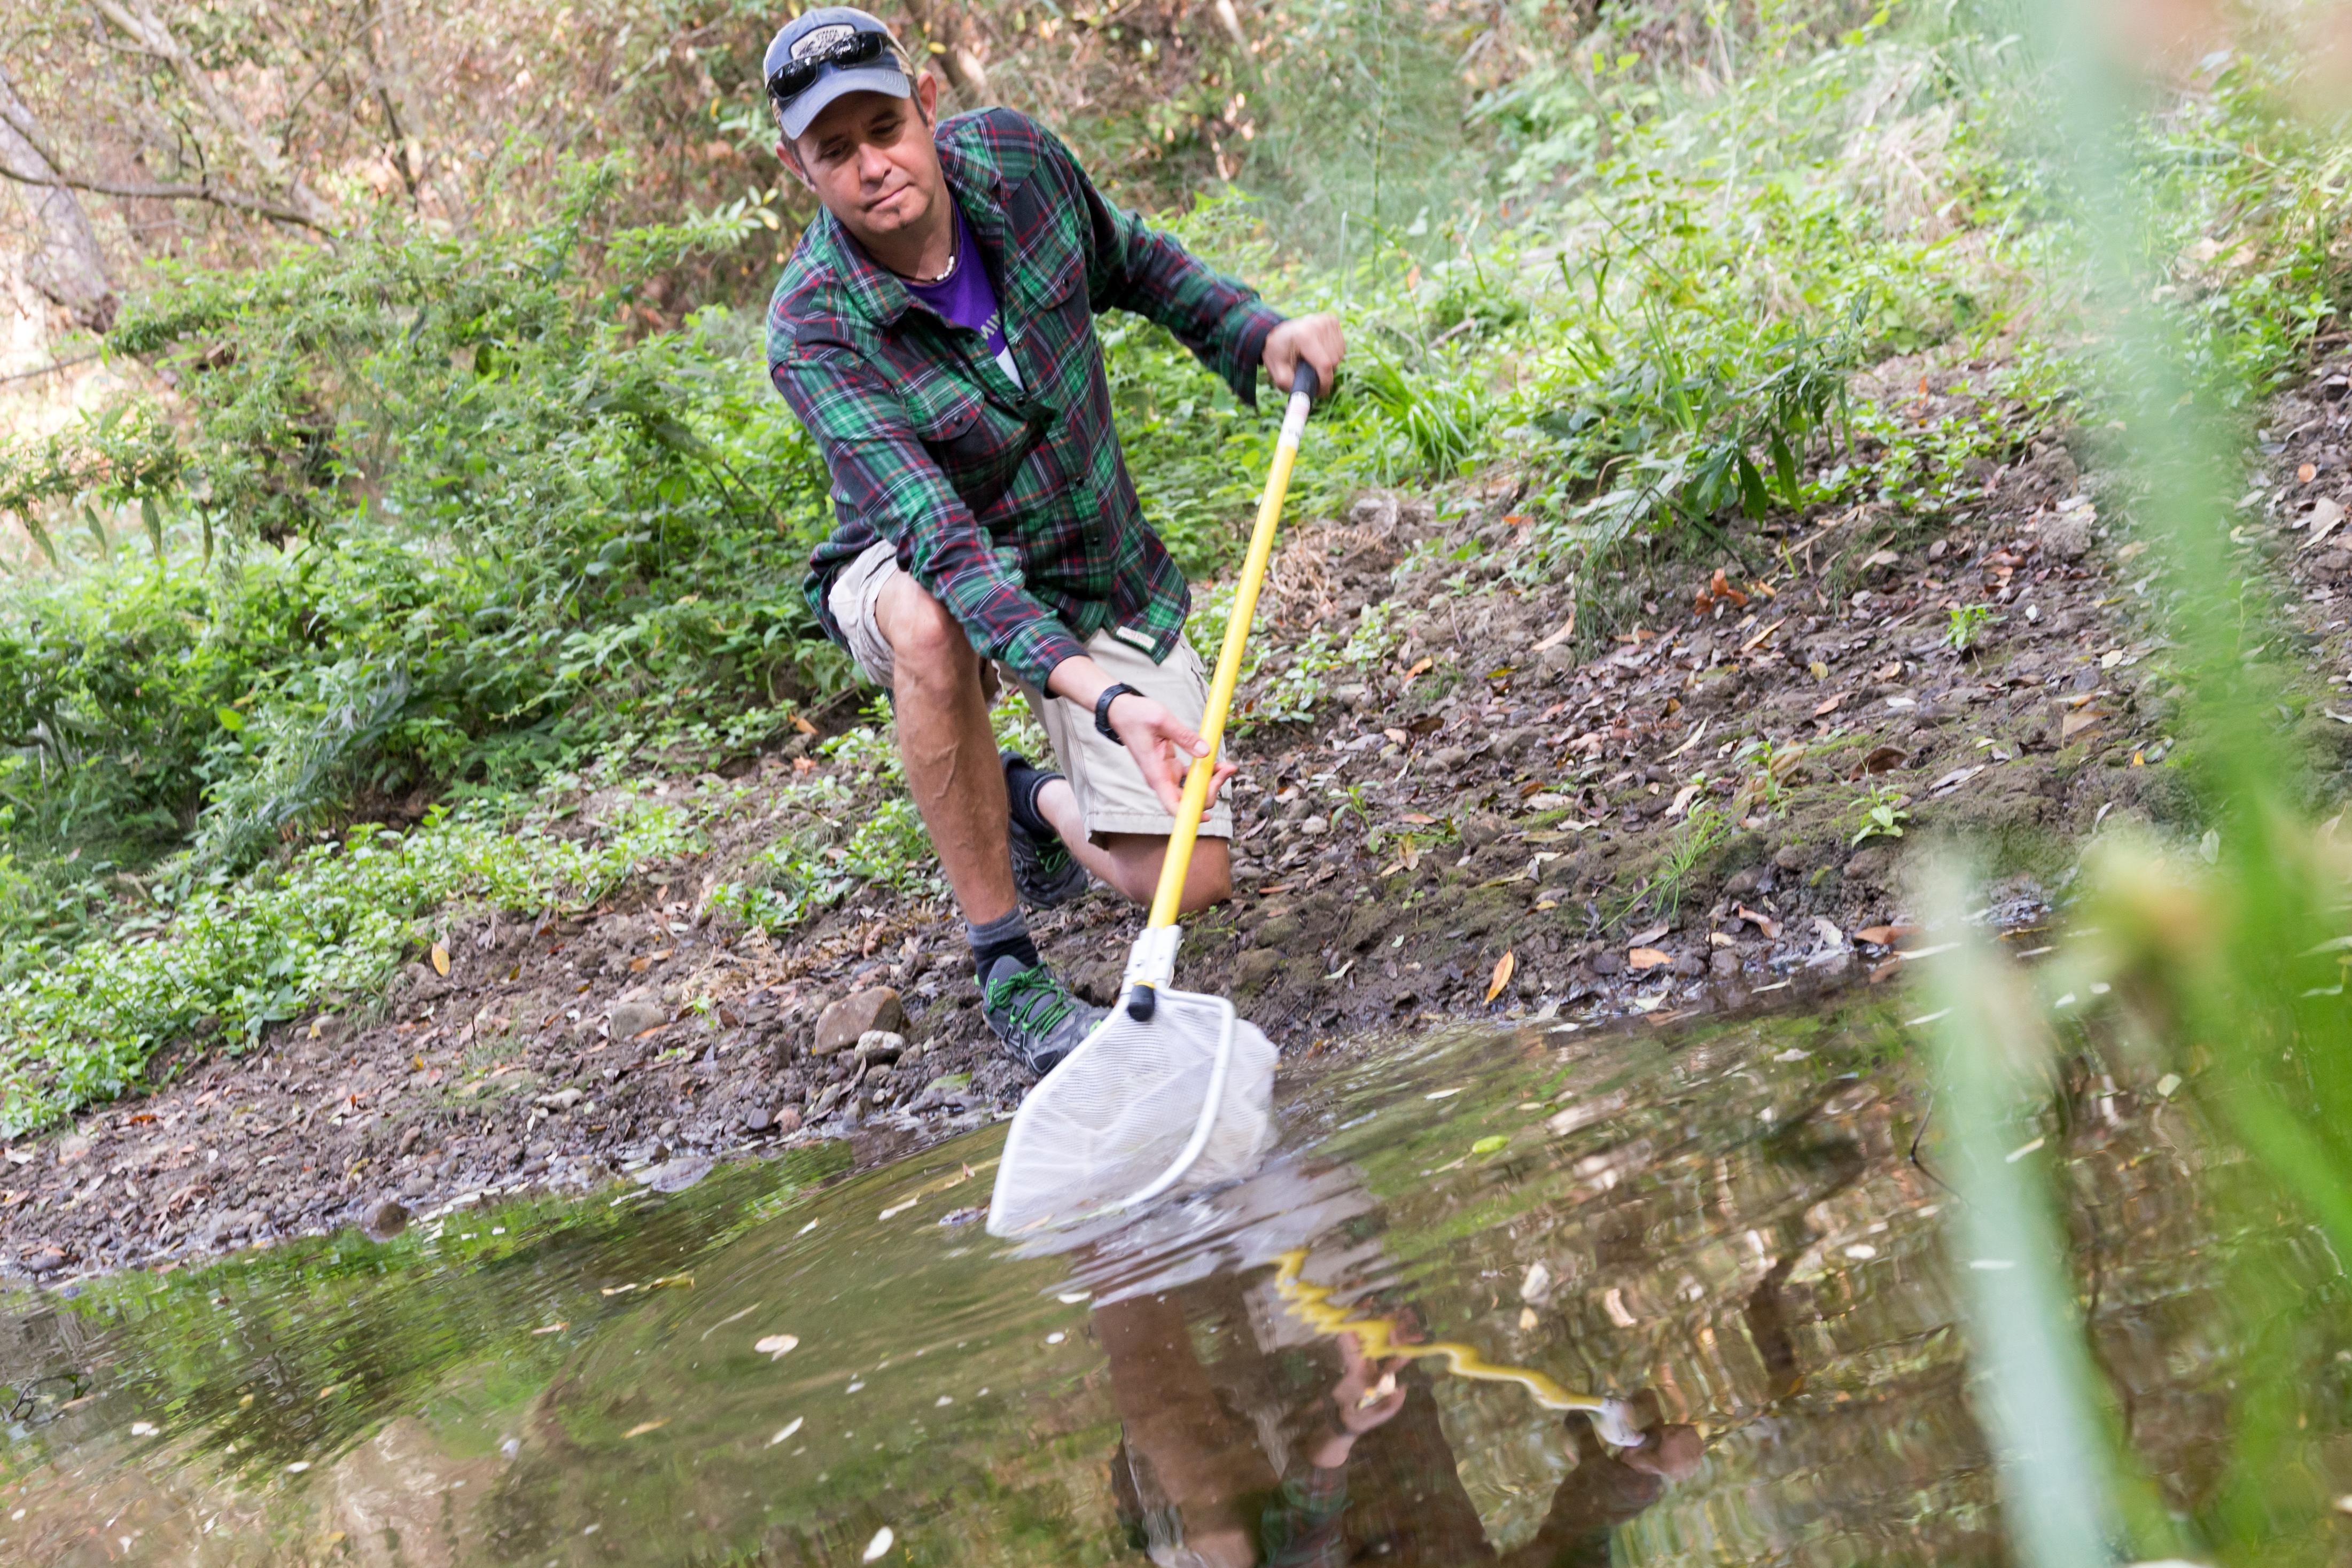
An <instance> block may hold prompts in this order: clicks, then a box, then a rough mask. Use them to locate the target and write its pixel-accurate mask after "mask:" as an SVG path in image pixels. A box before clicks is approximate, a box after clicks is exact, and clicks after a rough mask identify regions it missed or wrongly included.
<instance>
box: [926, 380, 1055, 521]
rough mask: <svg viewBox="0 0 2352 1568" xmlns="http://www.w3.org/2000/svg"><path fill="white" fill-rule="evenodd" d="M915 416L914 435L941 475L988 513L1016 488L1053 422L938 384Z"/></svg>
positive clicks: (969, 504)
mask: <svg viewBox="0 0 2352 1568" xmlns="http://www.w3.org/2000/svg"><path fill="white" fill-rule="evenodd" d="M926 390H927V392H929V395H928V396H926V397H924V398H923V399H922V400H921V402H920V404H919V407H918V408H917V409H916V410H915V411H914V423H915V434H916V437H917V439H919V440H920V441H921V442H922V444H923V446H924V449H925V450H926V451H928V452H929V453H930V455H931V458H932V460H933V461H934V462H936V463H938V464H939V465H940V473H941V474H943V475H945V476H946V477H947V481H948V483H949V484H950V486H953V487H954V489H955V493H956V494H957V495H958V496H960V497H962V499H963V504H964V505H965V506H967V507H971V511H972V514H973V516H975V517H977V516H980V515H982V514H983V513H985V512H986V511H987V510H988V509H989V508H990V507H993V506H995V505H996V503H997V502H998V501H999V500H1001V499H1003V496H1004V492H1005V491H1006V490H1007V489H1009V488H1011V487H1012V485H1013V476H1014V475H1016V474H1018V473H1019V472H1020V471H1021V465H1022V464H1023V463H1024V462H1026V461H1027V460H1028V457H1029V455H1030V453H1032V452H1034V450H1036V447H1037V445H1038V444H1039V443H1040V442H1041V441H1043V440H1044V439H1045V432H1046V429H1047V427H1048V426H1049V425H1050V424H1051V423H1052V419H1051V416H1050V415H1047V414H1045V413H1044V412H1043V411H1042V410H1041V411H1039V412H1038V413H1034V414H1032V415H1030V416H1029V417H1027V418H1024V417H1023V416H1021V415H1020V414H1017V413H1013V412H1012V411H1011V410H1010V409H1005V408H1000V407H998V406H997V405H996V404H995V403H992V402H989V401H988V400H987V399H986V398H984V397H982V396H980V395H979V394H978V393H977V392H972V391H971V390H968V389H966V388H963V387H961V386H947V385H939V384H935V385H934V386H932V387H930V388H929V389H926Z"/></svg>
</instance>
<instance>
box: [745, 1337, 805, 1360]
mask: <svg viewBox="0 0 2352 1568" xmlns="http://www.w3.org/2000/svg"><path fill="white" fill-rule="evenodd" d="M800 1343H801V1336H800V1335H798V1334H791V1333H772V1334H770V1335H768V1336H767V1337H766V1338H765V1339H762V1340H760V1341H758V1342H756V1343H753V1344H752V1346H751V1348H752V1349H753V1350H756V1351H758V1352H759V1353H760V1354H761V1355H764V1356H766V1357H767V1358H768V1359H769V1360H771V1361H773V1360H775V1359H776V1358H777V1357H778V1356H780V1355H784V1354H788V1353H790V1352H792V1351H793V1350H796V1349H798V1348H799V1346H800Z"/></svg>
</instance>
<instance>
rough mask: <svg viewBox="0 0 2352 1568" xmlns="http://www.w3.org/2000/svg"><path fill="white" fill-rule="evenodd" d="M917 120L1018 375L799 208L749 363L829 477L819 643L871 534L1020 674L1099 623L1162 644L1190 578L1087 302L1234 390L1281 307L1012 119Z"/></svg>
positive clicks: (986, 648)
mask: <svg viewBox="0 0 2352 1568" xmlns="http://www.w3.org/2000/svg"><path fill="white" fill-rule="evenodd" d="M938 135H939V146H940V163H941V165H942V166H943V167H944V168H945V170H946V172H947V182H948V187H949V189H950V191H951V192H953V193H954V195H955V199H956V202H957V204H959V205H960V206H961V208H962V209H963V214H964V216H965V218H966V219H967V220H969V221H970V223H971V229H972V233H973V235H975V237H977V239H978V240H979V242H980V250H981V257H980V259H981V260H982V263H983V264H984V265H985V266H986V267H987V268H988V275H989V281H990V282H991V283H992V284H994V285H995V287H996V298H997V303H998V306H999V308H1000V309H1001V310H1002V312H1003V323H1004V335H1005V340H1006V342H1007V344H1008V345H1009V346H1010V347H1011V349H1012V350H1013V362H1014V363H1015V364H1016V365H1018V366H1019V367H1020V371H1021V380H1022V385H1020V386H1015V385H1014V384H1013V378H1011V377H1010V376H1008V375H1006V374H1005V373H1004V371H1003V368H1002V367H1000V366H999V365H998V364H997V363H996V361H995V359H994V357H993V356H992V354H990V352H989V351H988V349H987V347H986V346H985V344H984V343H983V341H982V338H981V336H980V334H978V333H977V332H973V331H970V330H968V329H962V328H958V327H952V326H950V325H949V324H948V323H947V322H945V321H944V320H942V319H940V318H939V317H938V316H936V315H934V314H933V313H932V312H931V311H930V309H929V308H927V307H924V306H922V305H920V304H919V303H917V301H916V300H915V299H914V298H913V297H912V296H910V295H909V294H908V292H907V290H906V287H905V286H904V285H902V284H901V283H900V282H899V281H898V278H897V277H893V276H892V275H891V274H890V273H889V272H888V271H887V270H885V269H884V268H882V267H878V266H877V265H876V264H875V263H874V262H873V261H872V260H871V259H870V258H869V257H868V256H866V253H865V250H864V248H863V247H862V246H859V245H858V244H857V243H856V241H855V240H853V239H852V238H850V236H849V235H847V234H846V233H845V231H844V230H843V229H842V227H841V225H839V224H838V223H836V222H835V221H834V218H833V216H832V214H820V216H819V217H818V218H817V220H816V222H814V224H812V225H809V228H808V231H807V232H806V233H805V234H803V235H802V236H801V242H800V246H799V247H798V248H797V249H796V250H794V251H793V258H792V261H791V263H790V264H789V265H788V266H787V267H785V268H784V276H783V277H782V280H781V281H780V282H778V284H777V285H776V292H775V298H774V299H773V300H772V302H771V304H770V306H769V308H768V373H769V377H770V379H771V380H772V381H773V382H775V384H776V390H777V391H778V392H782V393H783V395H784V397H785V399H786V401H788V402H791V404H792V405H793V413H797V414H799V415H800V417H801V421H802V423H804V424H806V425H807V426H808V428H809V432H810V434H813V435H814V436H815V437H816V441H817V445H818V447H819V448H820V449H821V450H822V451H823V453H824V462H825V466H826V468H827V469H828V470H829V471H830V473H831V474H832V476H833V498H834V507H835V515H836V517H837V521H836V523H835V528H834V531H833V534H832V536H831V537H830V538H827V539H826V540H825V541H824V544H822V545H820V546H818V547H817V550H816V553H815V556H814V559H812V560H811V562H810V570H809V575H808V580H807V584H806V587H807V591H808V597H809V603H810V605H811V607H812V608H814V610H815V612H816V613H817V618H818V620H819V621H821V622H823V623H824V629H825V631H826V632H828V633H829V634H831V635H832V636H833V637H834V639H835V641H839V640H840V637H841V629H840V627H839V626H837V625H836V624H835V622H834V619H833V612H832V608H831V606H830V605H829V604H828V603H827V602H826V600H827V598H828V596H829V594H830V592H831V590H832V586H833V580H834V577H835V574H836V573H837V572H838V571H839V570H841V569H842V567H844V566H845V565H846V564H847V563H848V562H850V561H851V560H854V559H856V558H857V556H858V555H860V554H861V553H863V552H864V551H865V549H866V548H867V547H868V546H869V545H871V544H873V543H874V541H875V540H877V539H887V540H889V541H890V543H891V544H892V545H893V546H895V547H896V548H897V549H898V564H899V565H900V566H901V567H904V568H905V569H906V570H908V571H909V572H911V573H912V574H913V575H914V578H915V580H916V581H918V582H919V583H921V584H922V585H923V586H924V587H925V588H927V589H929V591H931V592H932V594H934V595H935V596H936V597H937V598H938V599H939V600H940V602H941V603H943V604H945V605H946V606H947V607H948V610H949V612H950V613H951V614H953V615H954V616H955V618H956V620H957V621H958V622H961V624H962V626H963V628H964V631H965V632H966V633H967V634H968V635H969V636H970V637H971V641H972V644H973V646H975V647H977V648H979V649H980V650H982V652H983V653H988V654H990V655H991V656H992V657H994V658H997V659H1000V660H1003V662H1004V663H1005V664H1007V665H1009V666H1011V667H1012V669H1013V673H1014V674H1017V675H1019V676H1020V677H1021V678H1022V679H1023V680H1024V681H1029V682H1032V683H1034V685H1039V686H1043V685H1045V678H1046V676H1047V675H1049V674H1051V673H1052V672H1053V669H1054V666H1055V665H1056V664H1060V663H1061V662H1062V661H1063V660H1064V659H1066V658H1070V657H1072V656H1074V655H1076V654H1078V653H1082V652H1084V647H1083V644H1084V643H1085V641H1086V639H1087V638H1088V637H1091V636H1093V635H1094V634H1095V633H1096V632H1098V631H1100V630H1102V629H1103V628H1104V627H1106V626H1108V627H1114V628H1118V629H1119V630H1120V631H1121V632H1122V633H1123V634H1125V635H1127V636H1128V637H1129V640H1130V641H1133V642H1135V643H1138V645H1139V646H1141V645H1145V644H1148V645H1149V646H1150V650H1151V655H1152V657H1153V658H1154V659H1164V658H1166V657H1167V656H1168V653H1169V652H1170V650H1171V649H1172V648H1174V647H1175V645H1176V639H1177V637H1178V636H1179V635H1180V634H1181V632H1182V631H1183V628H1184V616H1185V612H1186V611H1187V610H1188V609H1190V607H1191V595H1190V594H1189V593H1188V592H1187V591H1186V589H1185V586H1184V574H1183V573H1182V572H1181V571H1180V570H1177V567H1176V563H1175V562H1174V561H1172V560H1171V559H1169V558H1168V552H1167V550H1166V549H1163V548H1162V547H1161V545H1160V540H1159V538H1157V537H1156V536H1155V535H1154V534H1153V533H1152V532H1151V530H1150V528H1149V527H1147V526H1146V525H1145V523H1144V520H1143V508H1142V507H1141V505H1140V503H1139V502H1138V501H1137V499H1136V496H1135V486H1134V483H1133V481H1131V480H1130V479H1129V477H1128V472H1127V458H1126V455H1125V454H1124V453H1122V452H1121V451H1120V449H1119V444H1118V431H1117V430H1115V429H1113V428H1112V425H1111V408H1110V387H1109V383H1108V382H1106V381H1105V380H1104V377H1103V362H1102V344H1101V342H1100V340H1098V339H1097V337H1096V336H1095V327H1094V319H1095V315H1096V313H1097V311H1102V310H1109V309H1112V308H1118V309H1124V310H1132V311H1134V312H1135V313H1136V314H1138V315H1140V316H1144V317H1148V318H1149V319H1151V320H1154V321H1157V322H1159V323H1160V325H1161V326H1163V327H1165V328H1167V329H1169V330H1170V331H1171V332H1173V333H1174V334H1175V335H1176V337H1177V338H1178V340H1181V342H1182V343H1183V344H1184V345H1185V347H1187V348H1189V349H1191V350H1192V352H1193V353H1195V354H1197V355H1198V356H1200V359H1201V361H1202V363H1204V364H1206V365H1207V366H1208V367H1209V368H1210V369H1211V370H1213V371H1215V372H1216V373H1217V374H1218V375H1219V376H1221V377H1222V378H1223V380H1224V381H1225V382H1226V383H1227V384H1228V385H1230V386H1231V387H1232V388H1233V389H1234V395H1235V396H1237V397H1239V398H1240V399H1241V400H1242V401H1243V402H1250V403H1254V402H1255V399H1256V391H1257V367H1258V361H1259V359H1260V357H1261V355H1262V354H1263V352H1264V350H1265V338H1266V334H1267V333H1268V332H1271V331H1272V330H1273V329H1275V327H1276V325H1277V324H1279V323H1280V321H1281V320H1282V318H1281V317H1280V316H1279V315H1277V314H1276V312H1275V311H1274V310H1273V309H1271V308H1268V307H1267V306H1266V305H1265V304H1264V303H1263V302H1262V301H1260V300H1259V298H1258V297H1257V296H1256V294H1255V292H1253V291H1252V290H1250V289H1249V288H1246V287H1243V286H1242V285H1241V284H1239V283H1236V282H1234V280H1233V279H1231V278H1228V277H1221V276H1220V275H1218V274H1217V273H1215V272H1213V271H1211V270H1210V269H1209V268H1207V267H1203V266H1202V265H1201V263H1200V262H1198V261H1196V260H1195V259H1193V257H1192V256H1191V255H1189V254H1187V253H1186V251H1185V250H1184V248H1183V246H1180V245H1178V244H1177V243H1176V242H1175V241H1174V240H1173V239H1171V238H1170V237H1169V236H1168V235H1164V234H1160V233H1159V232H1157V231H1156V230H1154V229H1152V228H1150V226H1149V225H1146V224H1145V223H1144V222H1143V220H1142V219H1140V218H1139V217H1138V216H1136V214H1133V213H1129V212H1122V211H1121V210H1119V209H1118V208H1117V207H1114V206H1112V205H1111V204H1109V203H1108V202H1106V201H1105V200H1104V199H1103V197H1102V195H1101V193H1099V192H1097V190H1096V189H1095V187H1094V183H1093V182H1092V181H1090V180H1088V179H1087V175H1086V172H1085V171H1084V170H1083V169H1081V168H1079V167H1078V163H1077V160H1076V158H1074V157H1072V156H1071V154H1070V150H1069V149H1068V148H1066V147H1065V146H1064V145H1063V144H1062V143H1061V141H1059V140H1057V139H1056V138H1055V136H1054V134H1053V132H1051V131H1047V130H1046V129H1045V127H1043V126H1041V125H1039V124H1037V123H1036V122H1035V121H1034V120H1030V119H1029V118H1027V117H1026V116H1025V115H1022V114H1018V113H1015V112H1014V111H1013V110H1006V109H991V110H980V111H978V112H976V113H972V114H961V115H957V116H955V117H953V118H952V119H949V120H942V121H940V126H939V132H938Z"/></svg>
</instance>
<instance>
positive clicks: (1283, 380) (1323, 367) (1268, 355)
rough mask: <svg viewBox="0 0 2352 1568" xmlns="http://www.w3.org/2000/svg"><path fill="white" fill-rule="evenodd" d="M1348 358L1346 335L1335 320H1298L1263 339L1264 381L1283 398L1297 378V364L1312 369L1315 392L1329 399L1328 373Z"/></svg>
mask: <svg viewBox="0 0 2352 1568" xmlns="http://www.w3.org/2000/svg"><path fill="white" fill-rule="evenodd" d="M1347 357H1348V335H1347V334H1346V333H1345V332H1343V331H1341V330H1340V329H1339V318H1338V317H1337V316H1299V317H1295V318H1293V319H1290V320H1288V321H1285V322H1284V323H1283V324H1282V325H1281V326H1279V327H1276V329H1274V330H1273V331H1271V332H1269V333H1267V334H1266V336H1265V378H1266V380H1268V381H1270V382H1273V383H1274V384H1275V386H1276V389H1277V390H1279V391H1280V392H1284V393H1286V394H1287V393H1288V392H1289V391H1290V389H1291V385H1292V383H1293V381H1294V380H1295V378H1296V377H1297V374H1298V361H1301V360H1305V361H1307V363H1308V364H1310V365H1313V366H1314V367H1315V381H1316V387H1317V392H1318V395H1319V396H1326V397H1328V396H1329V395H1330V392H1331V375H1332V372H1333V371H1337V370H1338V369H1339V361H1341V360H1343V359H1346V358H1347Z"/></svg>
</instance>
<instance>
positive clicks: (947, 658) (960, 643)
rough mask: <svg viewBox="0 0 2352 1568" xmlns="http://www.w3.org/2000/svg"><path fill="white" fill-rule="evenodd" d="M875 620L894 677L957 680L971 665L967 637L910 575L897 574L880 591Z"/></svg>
mask: <svg viewBox="0 0 2352 1568" xmlns="http://www.w3.org/2000/svg"><path fill="white" fill-rule="evenodd" d="M875 612H876V613H875V622H876V624H877V626H878V627H879V628H880V630H881V632H882V637H883V640H884V641H885V642H887V643H889V644H890V658H891V662H892V663H893V664H896V665H897V666H898V670H897V679H898V680H900V681H903V680H905V679H906V678H908V676H910V675H911V676H913V677H914V678H915V679H917V680H919V681H924V682H930V681H936V680H940V679H949V680H955V681H961V680H962V679H963V678H964V676H965V674H967V673H969V671H968V667H969V666H971V665H972V663H973V661H972V656H971V639H970V638H968V637H966V636H965V635H964V630H963V627H962V626H961V625H960V624H959V623H958V622H957V621H956V618H955V617H954V616H953V615H950V613H948V608H947V606H946V605H944V604H941V603H940V601H938V600H936V599H934V598H932V597H931V596H930V595H929V593H927V592H925V591H923V590H922V588H921V587H919V585H918V584H916V583H915V582H914V581H913V580H910V579H905V578H901V579H900V580H898V581H895V582H893V583H891V584H890V586H889V587H888V588H887V589H885V590H884V591H883V593H882V601H881V602H880V603H879V604H877V605H876V606H875Z"/></svg>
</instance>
